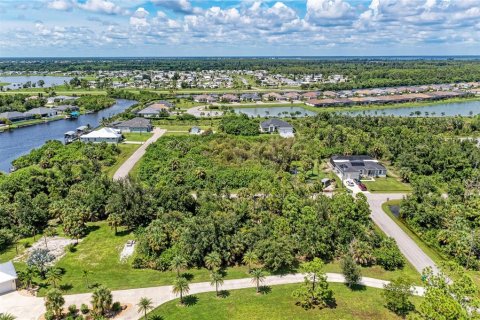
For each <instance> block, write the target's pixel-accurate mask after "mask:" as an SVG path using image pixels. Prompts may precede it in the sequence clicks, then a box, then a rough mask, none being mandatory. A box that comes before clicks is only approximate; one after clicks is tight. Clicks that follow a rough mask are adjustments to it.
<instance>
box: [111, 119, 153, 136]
mask: <svg viewBox="0 0 480 320" xmlns="http://www.w3.org/2000/svg"><path fill="white" fill-rule="evenodd" d="M112 127H113V128H115V129H118V130H120V131H121V132H122V133H123V132H150V131H152V123H151V122H150V120H148V119H145V118H140V117H137V118H133V119H130V120H127V121H120V122H116V123H114V124H113V125H112Z"/></svg>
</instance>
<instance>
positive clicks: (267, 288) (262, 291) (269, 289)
mask: <svg viewBox="0 0 480 320" xmlns="http://www.w3.org/2000/svg"><path fill="white" fill-rule="evenodd" d="M258 292H259V293H260V294H269V293H270V292H272V287H270V286H260V287H259V288H258Z"/></svg>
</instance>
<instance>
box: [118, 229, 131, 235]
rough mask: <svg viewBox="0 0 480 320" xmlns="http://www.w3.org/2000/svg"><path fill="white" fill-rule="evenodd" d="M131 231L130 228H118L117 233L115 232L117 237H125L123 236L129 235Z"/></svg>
mask: <svg viewBox="0 0 480 320" xmlns="http://www.w3.org/2000/svg"><path fill="white" fill-rule="evenodd" d="M130 233H131V231H130V230H129V229H126V230H121V231H119V230H117V233H115V237H123V236H126V235H129V234H130Z"/></svg>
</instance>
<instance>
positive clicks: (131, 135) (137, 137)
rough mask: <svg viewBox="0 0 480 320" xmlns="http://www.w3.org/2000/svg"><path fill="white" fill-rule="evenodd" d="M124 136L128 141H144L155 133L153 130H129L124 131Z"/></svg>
mask: <svg viewBox="0 0 480 320" xmlns="http://www.w3.org/2000/svg"><path fill="white" fill-rule="evenodd" d="M123 136H124V137H125V140H126V141H140V142H144V141H147V140H148V139H149V138H150V137H151V136H153V133H151V132H141V133H140V132H128V133H124V134H123Z"/></svg>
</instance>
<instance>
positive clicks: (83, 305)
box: [80, 303, 90, 315]
mask: <svg viewBox="0 0 480 320" xmlns="http://www.w3.org/2000/svg"><path fill="white" fill-rule="evenodd" d="M80 312H81V313H82V314H84V315H85V314H87V313H89V312H90V308H88V306H87V305H86V304H85V303H82V305H81V306H80Z"/></svg>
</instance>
